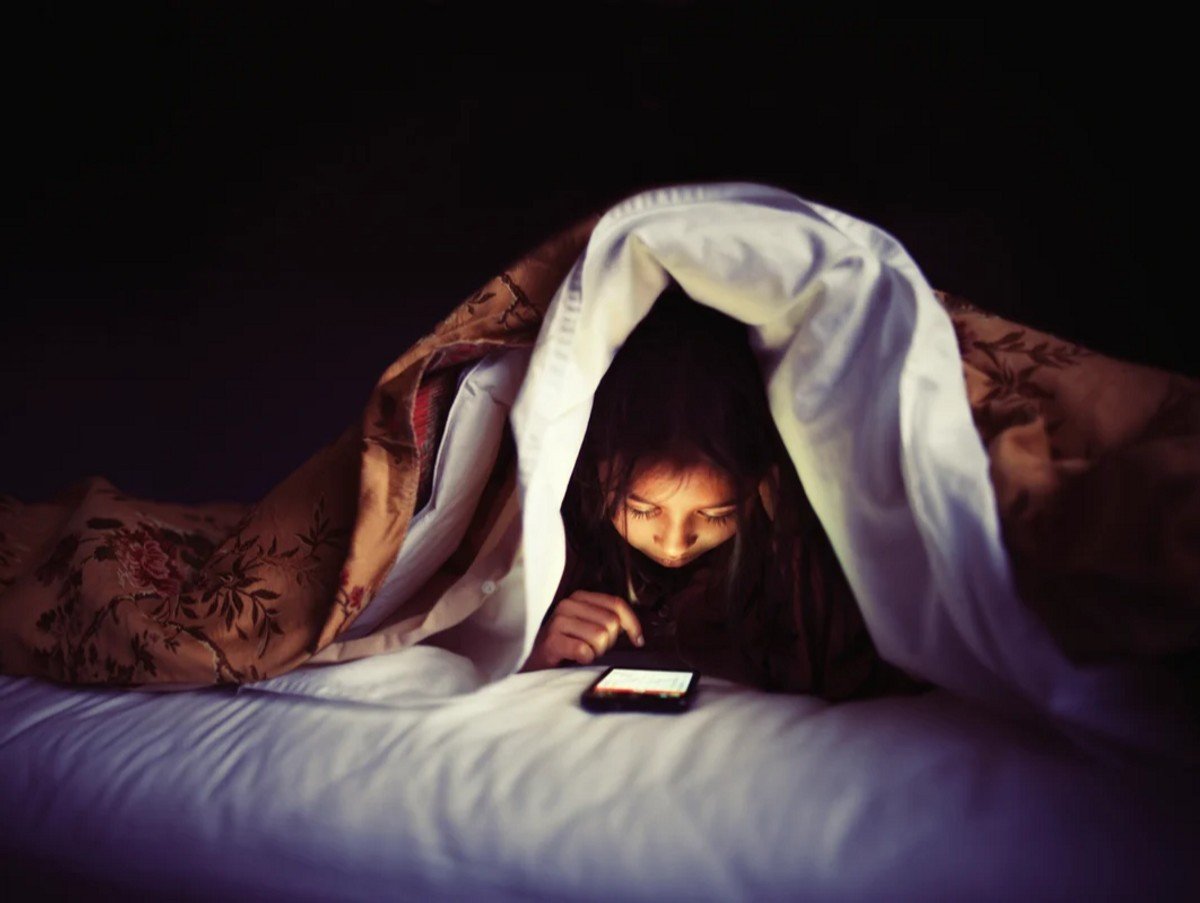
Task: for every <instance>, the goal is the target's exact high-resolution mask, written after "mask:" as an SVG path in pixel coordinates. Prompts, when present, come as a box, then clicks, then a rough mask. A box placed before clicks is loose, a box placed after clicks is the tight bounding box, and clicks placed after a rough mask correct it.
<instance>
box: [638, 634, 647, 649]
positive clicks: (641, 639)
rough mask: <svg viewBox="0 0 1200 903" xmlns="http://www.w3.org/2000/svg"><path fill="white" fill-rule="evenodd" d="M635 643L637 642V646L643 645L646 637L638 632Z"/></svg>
mask: <svg viewBox="0 0 1200 903" xmlns="http://www.w3.org/2000/svg"><path fill="white" fill-rule="evenodd" d="M637 644H638V645H639V646H645V645H646V638H645V637H644V636H642V635H641V634H640V633H639V634H638V638H637Z"/></svg>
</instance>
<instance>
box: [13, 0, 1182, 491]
mask: <svg viewBox="0 0 1200 903" xmlns="http://www.w3.org/2000/svg"><path fill="white" fill-rule="evenodd" d="M740 6H741V5H739V4H732V3H730V4H720V3H706V2H686V0H681V2H656V3H655V2H648V3H640V4H635V3H597V4H592V5H590V6H586V5H583V4H575V3H563V4H562V6H561V7H559V13H558V16H557V18H556V20H555V21H550V20H547V19H546V18H545V17H544V16H541V17H537V18H530V19H528V20H525V21H522V20H521V18H520V17H519V16H517V15H516V14H512V13H510V14H509V15H507V16H502V15H499V14H492V15H491V17H490V18H488V19H480V18H479V17H478V13H476V12H475V11H473V10H472V9H471V8H470V7H468V6H466V5H457V4H451V3H422V4H410V5H408V6H407V7H402V8H403V9H405V10H407V12H406V13H405V16H404V18H403V19H402V20H401V21H399V22H398V23H397V22H392V21H391V20H384V19H379V20H372V19H370V18H369V17H368V16H367V15H366V14H365V10H366V9H367V7H366V6H365V5H363V6H356V5H339V6H337V7H333V6H329V7H327V8H325V9H324V10H322V11H321V12H309V11H302V12H297V11H296V10H295V9H293V8H291V5H285V4H279V5H277V6H267V5H258V6H254V7H252V8H251V9H250V11H246V10H245V9H243V8H242V7H241V5H232V4H231V5H228V6H214V5H212V4H196V5H194V6H188V5H179V4H174V5H171V6H167V7H151V8H150V9H142V10H138V11H136V12H132V11H130V12H125V11H120V12H104V11H96V10H92V11H90V12H81V11H79V10H74V9H68V8H66V7H61V6H53V7H48V8H45V9H43V10H42V11H40V12H34V13H29V14H26V15H25V16H24V17H22V18H19V19H18V20H17V21H15V22H14V23H13V24H12V31H11V32H10V36H9V39H10V43H11V44H12V46H13V48H14V49H15V55H13V54H10V55H9V56H8V58H7V61H6V62H5V64H4V65H5V67H6V70H7V71H6V73H5V75H6V78H5V84H6V86H7V87H6V94H7V103H6V107H7V120H8V127H7V128H6V129H5V131H6V132H7V134H8V138H7V142H8V144H9V150H10V152H11V151H15V152H16V153H15V156H16V163H15V164H13V163H11V162H10V164H9V165H8V167H7V170H6V171H7V177H6V178H7V181H8V183H9V184H8V185H7V188H8V191H7V192H6V194H7V196H8V197H9V198H10V200H9V201H7V202H6V205H5V218H4V222H5V230H6V234H5V248H6V250H5V254H4V259H3V272H2V273H0V279H2V282H0V292H2V295H0V300H2V301H3V304H4V308H3V313H2V314H0V317H2V319H0V368H2V369H3V376H4V379H3V383H2V388H0V491H6V492H9V493H11V494H13V495H16V496H17V497H19V498H22V499H25V500H36V499H40V498H45V497H48V496H49V495H51V494H53V493H54V492H56V491H58V490H59V489H61V488H63V487H65V486H66V485H68V484H70V483H72V482H75V481H76V480H78V479H80V478H82V477H84V476H86V475H89V474H102V475H104V476H107V477H109V478H110V479H112V480H113V481H114V482H115V483H116V484H117V485H118V486H120V487H122V488H123V489H125V490H126V491H128V492H130V493H132V494H134V495H141V496H148V497H152V498H160V499H164V500H179V501H200V500H206V499H215V498H233V499H240V500H247V501H249V500H253V499H256V498H258V497H259V496H261V495H262V494H263V493H264V492H265V491H266V490H267V489H268V488H270V487H271V486H272V485H274V484H275V483H276V482H278V481H279V480H280V479H282V478H283V477H284V476H286V474H287V473H288V472H290V471H291V470H292V469H293V468H294V467H296V466H298V465H299V464H300V463H302V462H303V461H304V460H305V459H306V458H308V457H309V455H310V454H311V453H312V452H313V451H315V450H316V449H317V448H318V447H319V446H321V445H323V444H324V443H326V442H328V441H330V440H332V439H333V438H334V437H336V435H337V434H338V433H340V432H341V430H342V429H343V428H344V427H345V426H346V425H347V424H348V423H350V422H351V421H352V420H354V419H356V418H357V416H358V414H359V411H360V409H361V407H362V404H363V402H364V401H365V399H366V397H367V395H368V394H369V392H370V390H371V387H372V386H373V384H374V381H375V378H376V377H377V376H378V374H379V373H380V372H381V371H382V370H383V369H384V368H385V367H386V366H387V365H388V363H390V362H391V360H392V359H394V358H395V357H397V356H398V355H399V354H401V353H402V352H403V351H404V350H405V349H406V348H407V347H408V346H409V345H410V344H411V343H412V342H413V341H415V340H416V339H417V338H418V337H420V335H422V334H423V333H424V332H426V331H428V329H430V328H431V327H432V326H433V324H434V323H435V322H436V321H437V320H439V319H441V317H443V316H444V315H445V314H446V313H448V312H449V311H450V309H451V308H452V307H453V306H455V305H456V304H458V303H459V302H460V301H461V300H462V299H463V298H465V297H466V296H467V295H468V294H470V293H471V292H472V291H473V290H474V289H475V288H477V287H478V286H479V285H481V284H482V283H483V282H484V281H486V280H487V279H488V278H490V277H491V276H492V275H494V274H495V273H496V272H497V271H498V270H499V268H501V267H503V266H504V265H505V264H507V263H509V262H510V261H511V260H512V259H514V258H515V257H517V256H519V255H520V254H522V253H523V252H525V251H526V250H528V249H530V248H531V247H532V246H533V245H535V244H536V243H537V242H539V241H540V240H542V239H543V238H544V237H546V236H547V235H549V234H550V233H552V232H554V231H556V230H558V229H560V228H562V227H563V226H565V225H566V224H568V223H569V222H571V221H572V220H573V219H575V218H577V217H579V216H582V215H583V214H585V213H587V212H589V211H591V210H594V209H598V208H601V207H604V206H607V205H609V204H611V203H615V202H616V201H619V200H620V199H622V198H623V197H625V196H627V195H629V194H632V193H634V192H636V191H639V190H641V189H644V188H648V187H652V186H655V185H661V184H669V183H675V182H686V181H699V180H727V179H728V180H733V179H736V180H750V181H761V182H766V183H771V184H775V185H778V186H781V187H784V188H786V189H789V190H792V191H794V192H796V193H798V194H800V195H802V196H805V197H808V198H811V199H813V200H816V201H820V202H822V203H826V204H830V205H832V206H835V207H838V208H840V209H843V210H845V211H846V212H848V213H852V214H853V215H855V216H858V217H860V218H863V219H867V220H870V221H872V222H874V223H876V224H878V225H880V226H882V227H884V228H886V229H888V230H889V231H890V232H892V233H893V234H894V235H895V236H896V237H897V238H899V239H900V240H901V241H902V242H903V243H904V244H905V245H906V246H907V247H908V249H909V251H910V252H911V253H912V254H913V256H914V257H915V259H916V260H917V262H918V263H919V264H920V265H921V267H922V269H923V270H924V272H925V274H926V276H927V277H928V279H929V280H930V282H931V283H932V284H933V285H934V287H936V288H942V289H946V290H949V291H952V292H955V293H957V294H961V295H965V296H966V297H968V298H970V299H973V300H975V301H976V302H977V303H979V304H981V305H982V306H984V307H988V308H991V309H993V310H995V311H997V312H999V313H1002V314H1005V315H1008V316H1010V317H1013V318H1015V319H1018V320H1021V321H1024V322H1027V323H1029V324H1031V325H1034V326H1038V327H1040V328H1043V329H1047V330H1049V331H1052V332H1056V333H1058V334H1060V335H1063V336H1065V337H1069V338H1073V339H1075V340H1077V341H1080V342H1083V343H1085V344H1090V345H1092V346H1093V347H1095V348H1097V349H1098V350H1102V351H1105V352H1107V353H1109V354H1112V355H1116V356H1119V357H1124V358H1128V359H1132V360H1137V361H1141V362H1145V363H1150V364H1155V365H1158V366H1163V367H1168V368H1172V369H1178V370H1183V371H1185V372H1189V373H1192V374H1193V375H1197V369H1198V368H1197V366H1196V361H1195V359H1194V356H1193V355H1192V354H1191V353H1190V351H1189V348H1188V345H1189V342H1188V340H1187V338H1186V336H1185V335H1184V334H1183V333H1182V331H1181V330H1180V329H1179V328H1178V325H1177V323H1175V322H1173V321H1172V319H1171V318H1170V317H1169V316H1163V315H1162V312H1161V310H1159V309H1158V307H1157V306H1156V305H1155V304H1154V303H1153V302H1154V300H1155V299H1154V298H1153V297H1152V296H1151V295H1150V293H1149V291H1148V289H1147V286H1146V281H1145V278H1144V273H1145V272H1146V270H1147V268H1148V266H1149V264H1148V260H1147V257H1148V249H1149V248H1150V247H1151V246H1152V245H1153V244H1155V243H1156V242H1158V241H1159V240H1160V235H1159V232H1158V231H1156V230H1157V226H1158V224H1157V223H1156V222H1153V221H1150V220H1149V218H1148V216H1147V215H1146V212H1145V209H1144V206H1143V205H1144V204H1145V203H1146V201H1147V194H1148V193H1149V192H1151V191H1153V190H1154V189H1152V188H1150V187H1149V186H1150V185H1152V184H1155V183H1154V182H1153V181H1152V180H1153V177H1154V175H1155V173H1154V171H1153V170H1154V167H1155V162H1154V160H1152V159H1151V155H1150V153H1149V151H1148V148H1147V135H1148V134H1149V132H1148V128H1147V127H1148V119H1149V116H1150V113H1149V112H1148V109H1147V107H1146V106H1145V105H1144V104H1141V103H1126V102H1122V101H1121V100H1120V98H1121V97H1122V96H1126V95H1127V93H1128V92H1129V91H1130V90H1136V89H1137V88H1138V84H1137V79H1138V78H1139V74H1138V72H1139V71H1144V70H1137V71H1135V70H1133V68H1132V67H1130V66H1127V65H1124V64H1123V58H1122V53H1123V52H1124V51H1121V52H1118V50H1120V49H1121V48H1125V49H1127V48H1128V47H1130V46H1131V44H1136V42H1137V40H1138V37H1137V35H1136V34H1133V33H1132V32H1131V31H1130V30H1129V29H1130V26H1128V25H1127V24H1121V23H1113V24H1106V23H1104V22H1091V23H1089V29H1090V31H1089V38H1088V40H1087V41H1083V40H1081V38H1080V35H1079V34H1077V33H1076V32H1075V31H1074V30H1068V29H1066V28H1065V27H1052V26H1047V25H1046V24H1044V23H1034V22H1031V21H1029V20H1028V19H1026V20H1021V21H1015V20H1007V19H1002V18H991V19H987V20H974V19H967V18H960V19H954V20H933V19H921V20H909V19H898V18H870V17H861V18H857V19H855V18H846V17H838V18H832V17H829V16H827V15H812V14H810V13H807V12H798V11H796V10H798V9H800V7H801V5H799V4H797V5H789V4H779V6H781V7H786V8H787V9H790V10H792V12H789V13H786V14H785V13H781V12H779V11H772V12H763V11H761V10H760V11H757V12H754V11H751V12H749V13H748V12H745V11H744V10H742V9H741V8H740ZM763 6H764V7H766V5H765V4H764V5H763ZM772 6H773V5H772ZM546 32H548V33H546ZM1143 77H1146V78H1148V77H1149V76H1143ZM1160 300H1161V299H1160Z"/></svg>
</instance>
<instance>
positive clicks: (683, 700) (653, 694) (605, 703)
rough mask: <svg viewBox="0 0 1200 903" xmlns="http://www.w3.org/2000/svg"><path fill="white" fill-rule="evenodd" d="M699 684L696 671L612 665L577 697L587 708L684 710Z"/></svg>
mask: <svg viewBox="0 0 1200 903" xmlns="http://www.w3.org/2000/svg"><path fill="white" fill-rule="evenodd" d="M699 687H700V672H699V671H675V670H661V669H658V668H622V667H617V666H613V667H610V668H608V669H606V670H605V671H604V673H602V674H601V675H600V676H599V677H597V678H596V679H595V680H594V681H592V683H591V686H589V687H588V688H587V689H586V690H584V691H583V695H582V696H580V697H579V702H580V704H581V705H582V706H583V707H584V708H585V709H587V710H588V711H589V712H658V713H665V714H671V713H676V714H677V713H679V712H685V711H687V709H688V707H689V706H691V704H692V700H694V699H695V698H696V691H697V690H698V689H699Z"/></svg>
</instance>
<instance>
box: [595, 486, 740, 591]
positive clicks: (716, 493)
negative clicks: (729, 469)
mask: <svg viewBox="0 0 1200 903" xmlns="http://www.w3.org/2000/svg"><path fill="white" fill-rule="evenodd" d="M737 509H738V504H737V499H736V490H735V488H734V484H733V481H732V480H731V479H730V478H729V476H728V474H726V473H724V472H723V471H720V470H718V469H716V468H713V467H710V466H708V465H704V464H697V465H693V466H691V467H688V468H686V469H684V470H677V469H675V468H671V467H667V466H650V467H646V468H643V469H642V470H641V471H640V472H639V473H638V474H637V475H636V476H635V477H634V479H633V482H632V484H631V486H630V491H629V494H628V495H627V496H626V497H625V499H624V500H623V501H622V503H621V504H619V505H618V506H617V508H616V511H615V513H614V514H613V519H612V523H613V526H614V527H615V528H616V530H617V532H618V533H620V534H621V536H622V537H624V539H625V541H626V542H628V543H629V544H630V545H631V546H633V547H634V548H635V549H637V550H638V551H639V552H641V553H642V554H643V555H646V556H647V557H649V558H652V559H653V560H654V561H657V562H658V563H659V564H661V565H662V566H663V567H670V568H678V567H683V566H684V565H686V564H688V563H689V562H691V561H694V560H695V559H696V558H699V557H700V556H701V555H703V554H705V553H706V552H709V551H711V550H712V549H715V548H716V547H717V546H719V545H721V543H723V542H727V541H728V540H730V539H732V538H733V536H734V534H736V533H737V523H738V521H737Z"/></svg>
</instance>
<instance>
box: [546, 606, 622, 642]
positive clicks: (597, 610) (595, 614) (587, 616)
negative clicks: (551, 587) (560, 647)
mask: <svg viewBox="0 0 1200 903" xmlns="http://www.w3.org/2000/svg"><path fill="white" fill-rule="evenodd" d="M558 611H559V612H561V613H562V614H564V615H569V616H572V617H576V618H582V619H583V620H585V621H590V622H591V623H593V624H596V625H598V626H600V627H602V628H603V629H604V630H605V632H606V633H607V634H608V645H610V646H611V645H612V644H613V643H615V642H616V641H617V637H618V636H620V635H621V619H620V618H619V617H618V616H617V613H616V612H615V611H613V610H612V609H611V608H607V607H606V606H604V605H598V604H596V603H594V602H582V601H580V600H579V599H572V598H570V597H567V598H566V599H563V600H562V602H560V603H559V605H558Z"/></svg>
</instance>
